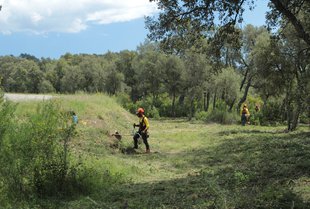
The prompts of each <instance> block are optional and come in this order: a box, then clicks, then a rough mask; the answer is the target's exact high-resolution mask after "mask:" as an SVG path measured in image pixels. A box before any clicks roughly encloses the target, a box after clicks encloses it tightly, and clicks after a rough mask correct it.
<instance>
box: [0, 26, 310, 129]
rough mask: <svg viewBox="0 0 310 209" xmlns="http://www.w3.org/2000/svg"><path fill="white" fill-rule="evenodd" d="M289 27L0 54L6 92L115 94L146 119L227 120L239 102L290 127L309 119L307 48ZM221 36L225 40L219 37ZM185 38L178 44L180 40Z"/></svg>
mask: <svg viewBox="0 0 310 209" xmlns="http://www.w3.org/2000/svg"><path fill="white" fill-rule="evenodd" d="M291 27H292V26H290V25H288V26H287V27H286V29H284V30H283V31H282V34H285V36H283V37H281V38H279V37H278V38H277V37H275V36H273V35H272V34H270V33H269V32H268V31H267V30H266V29H265V28H264V27H254V26H252V25H248V26H246V27H245V28H244V29H243V30H240V31H239V32H240V33H236V34H230V36H231V37H230V39H231V40H233V41H231V42H229V41H226V42H224V43H218V45H216V42H212V43H211V42H209V41H208V40H207V39H203V38H197V39H195V42H194V44H193V45H191V46H184V49H181V50H179V51H176V52H175V53H169V54H168V53H164V52H163V51H162V50H160V48H159V46H158V45H157V44H154V43H150V42H146V43H144V44H142V45H140V46H139V47H138V48H137V50H135V51H128V50H125V51H121V52H119V53H112V52H108V53H106V54H103V55H88V54H79V55H74V54H69V53H67V54H65V55H63V56H61V57H60V58H59V59H46V58H41V59H38V58H36V57H34V56H32V55H28V54H21V55H20V56H19V57H14V56H4V57H0V74H1V78H2V81H1V85H2V87H3V89H4V91H6V92H22V93H70V94H71V93H76V92H79V91H83V92H89V93H93V92H104V93H107V94H110V95H118V98H119V100H120V101H121V102H122V104H123V105H124V106H125V107H126V108H127V109H129V110H131V111H134V110H135V109H136V107H137V106H143V107H145V109H146V110H147V112H148V115H149V116H151V117H159V116H164V117H183V116H186V117H189V118H192V117H194V116H195V117H197V118H199V119H203V120H209V119H212V120H213V121H216V122H222V123H229V122H234V121H236V120H237V119H238V118H236V112H237V113H238V112H239V111H240V107H241V105H242V104H244V103H247V104H248V105H249V106H250V111H251V112H252V113H254V108H255V106H258V107H259V108H260V109H261V112H260V114H257V115H256V116H255V115H254V114H252V119H251V120H252V122H253V123H257V124H259V123H260V124H261V123H277V122H284V121H286V122H287V124H288V129H289V130H293V129H295V128H296V126H297V123H298V122H299V120H300V118H303V120H304V121H307V118H308V117H309V101H310V99H309V94H308V92H310V85H309V80H310V73H309V68H310V65H309V64H310V62H309V48H307V47H306V46H305V45H304V43H303V41H302V40H301V39H299V38H297V36H296V34H295V33H294V30H291ZM226 40H229V39H226ZM184 43H185V42H184ZM214 115H218V117H214Z"/></svg>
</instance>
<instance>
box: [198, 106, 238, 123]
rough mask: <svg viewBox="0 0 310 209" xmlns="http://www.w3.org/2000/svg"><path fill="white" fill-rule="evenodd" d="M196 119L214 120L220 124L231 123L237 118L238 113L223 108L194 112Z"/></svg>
mask: <svg viewBox="0 0 310 209" xmlns="http://www.w3.org/2000/svg"><path fill="white" fill-rule="evenodd" d="M195 118H196V119H197V120H203V121H205V122H215V123H220V124H233V123H236V122H237V121H238V120H239V117H238V115H236V114H235V113H232V112H228V111H225V110H218V109H215V110H212V111H210V112H204V111H202V112H198V113H196V114H195Z"/></svg>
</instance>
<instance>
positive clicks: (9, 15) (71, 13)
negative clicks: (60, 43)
mask: <svg viewBox="0 0 310 209" xmlns="http://www.w3.org/2000/svg"><path fill="white" fill-rule="evenodd" d="M0 4H1V5H2V6H3V7H2V10H1V11H0V25H1V27H0V32H1V33H3V34H12V33H14V32H29V31H30V32H31V33H35V34H47V33H49V32H64V33H77V32H80V31H82V30H85V29H86V28H87V27H88V25H90V24H110V23H115V22H126V21H131V20H134V19H137V18H141V17H144V16H146V15H152V14H154V13H156V5H155V4H154V3H150V2H149V0H0Z"/></svg>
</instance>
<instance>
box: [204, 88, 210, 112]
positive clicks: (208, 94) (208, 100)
mask: <svg viewBox="0 0 310 209" xmlns="http://www.w3.org/2000/svg"><path fill="white" fill-rule="evenodd" d="M210 99H211V94H210V92H209V91H208V93H207V103H206V109H205V111H206V112H207V111H208V110H209V105H210Z"/></svg>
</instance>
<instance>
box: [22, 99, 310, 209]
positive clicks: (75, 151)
mask: <svg viewBox="0 0 310 209" xmlns="http://www.w3.org/2000/svg"><path fill="white" fill-rule="evenodd" d="M57 102H60V103H61V104H62V107H63V109H64V110H68V111H70V110H73V111H75V112H76V113H77V115H78V116H79V121H80V122H79V124H78V125H77V135H76V136H75V137H74V138H72V139H71V142H70V148H71V150H72V155H73V157H75V158H76V159H79V158H80V159H82V160H83V162H84V163H86V164H87V165H88V166H89V167H92V168H94V169H95V170H96V172H98V173H99V174H100V175H101V174H102V176H104V175H105V174H106V172H109V173H110V174H111V175H115V176H117V175H119V176H120V178H119V179H120V180H122V185H117V186H116V187H114V188H110V190H109V191H106V192H99V191H95V192H93V193H91V194H89V195H90V198H91V199H92V200H94V201H95V202H96V204H94V202H92V201H90V200H89V199H88V198H86V197H83V196H82V197H80V198H77V199H76V200H72V201H69V202H63V205H64V206H63V207H64V208H95V207H98V208H106V207H107V208H109V207H110V208H122V207H124V205H126V204H127V205H128V207H129V208H173V207H174V206H175V207H176V208H256V207H260V208H279V207H282V208H289V207H291V204H292V201H294V204H295V205H299V207H297V206H296V208H306V206H307V204H308V203H309V202H310V199H309V197H310V192H309V191H310V187H309V183H308V181H309V175H308V174H309V173H310V170H309V168H310V164H309V157H310V147H309V146H310V145H309V138H310V135H309V129H308V127H300V128H299V130H297V131H296V132H293V133H285V132H284V130H285V127H284V126H278V127H261V126H253V125H249V126H245V127H242V126H239V125H219V124H204V123H201V122H199V121H195V122H188V121H187V120H185V119H179V120H153V119H150V125H151V128H150V138H149V143H150V146H151V151H152V153H151V154H143V153H144V144H143V143H142V144H140V147H139V149H138V151H137V153H135V154H124V153H122V152H121V150H120V149H119V148H122V147H123V148H130V147H132V146H133V142H132V136H130V133H131V129H132V123H134V122H137V118H136V117H135V116H134V115H131V114H129V113H128V112H126V111H125V110H124V109H123V108H121V107H120V106H119V105H118V104H117V103H116V101H115V100H114V99H113V98H111V97H108V96H106V95H102V94H94V95H86V94H79V95H64V96H61V97H60V98H58V99H57ZM36 104H37V102H36V103H31V102H25V103H20V104H19V105H18V109H17V111H18V114H19V115H21V116H23V117H26V116H27V114H28V113H29V112H33V111H35V105H36ZM115 130H118V131H120V132H121V133H122V134H124V136H123V138H122V142H121V143H119V142H117V140H115V139H114V138H113V137H111V136H109V134H110V133H113V132H114V131H115ZM111 143H112V145H113V143H116V145H115V147H111ZM117 146H118V147H119V148H118V147H117ZM100 182H101V181H99V180H98V183H100ZM286 200H287V201H288V202H287V203H286V202H285V201H286ZM285 204H286V206H287V205H288V206H289V207H284V206H283V205H285Z"/></svg>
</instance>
